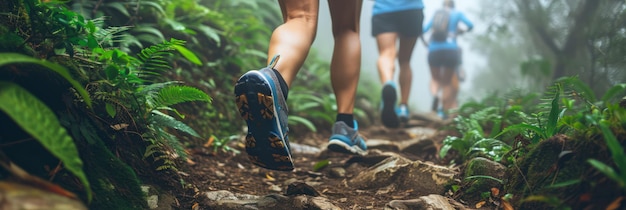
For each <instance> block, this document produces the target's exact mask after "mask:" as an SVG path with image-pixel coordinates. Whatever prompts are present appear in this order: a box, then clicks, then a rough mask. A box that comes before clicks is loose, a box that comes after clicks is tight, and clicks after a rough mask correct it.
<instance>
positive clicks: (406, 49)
mask: <svg viewBox="0 0 626 210" xmlns="http://www.w3.org/2000/svg"><path fill="white" fill-rule="evenodd" d="M423 9H424V3H423V2H422V0H376V2H375V3H374V9H373V12H372V36H374V37H376V43H377V44H378V54H379V57H378V73H379V76H380V81H381V83H382V84H383V89H382V94H381V95H382V108H381V121H382V123H383V125H384V126H387V127H390V128H396V127H398V126H399V125H400V122H402V123H406V122H408V120H409V110H408V105H407V104H408V101H409V96H410V94H411V83H412V78H413V73H412V70H411V65H410V64H411V55H412V54H413V48H414V47H415V42H416V41H417V38H418V37H419V36H420V35H421V34H422V22H423V20H424V13H423V11H422V10H423ZM398 44H399V47H396V45H398ZM396 59H397V60H398V64H399V65H400V73H399V79H398V80H399V84H400V105H399V106H397V97H398V96H397V95H398V94H397V86H396V82H394V73H395V62H396Z"/></svg>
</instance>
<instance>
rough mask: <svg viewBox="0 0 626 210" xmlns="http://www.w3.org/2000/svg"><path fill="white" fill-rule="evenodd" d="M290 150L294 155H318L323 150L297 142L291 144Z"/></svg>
mask: <svg viewBox="0 0 626 210" xmlns="http://www.w3.org/2000/svg"><path fill="white" fill-rule="evenodd" d="M289 148H290V149H291V153H292V154H318V153H320V152H321V150H320V149H319V148H317V147H313V146H309V145H305V144H298V143H295V142H290V143H289Z"/></svg>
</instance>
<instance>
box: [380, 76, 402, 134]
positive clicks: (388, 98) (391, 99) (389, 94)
mask: <svg viewBox="0 0 626 210" xmlns="http://www.w3.org/2000/svg"><path fill="white" fill-rule="evenodd" d="M397 97H398V96H397V94H396V85H395V84H394V83H393V82H387V83H385V85H384V86H383V93H382V98H383V105H382V111H381V113H380V117H381V121H382V123H383V125H384V126H386V127H389V128H397V127H398V126H400V122H399V120H398V115H397V114H396V100H397Z"/></svg>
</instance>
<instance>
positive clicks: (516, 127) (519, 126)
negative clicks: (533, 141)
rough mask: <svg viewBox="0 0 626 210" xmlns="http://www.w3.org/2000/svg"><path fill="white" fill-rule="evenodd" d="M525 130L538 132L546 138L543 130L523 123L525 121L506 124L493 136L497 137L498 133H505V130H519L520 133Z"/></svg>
mask: <svg viewBox="0 0 626 210" xmlns="http://www.w3.org/2000/svg"><path fill="white" fill-rule="evenodd" d="M527 130H530V131H533V132H535V133H536V134H538V135H539V136H541V137H542V138H546V136H545V133H544V131H543V130H542V129H541V128H539V127H537V126H534V125H529V124H525V123H520V124H515V125H511V126H508V127H506V128H504V130H502V132H500V133H499V134H498V135H496V136H495V137H494V138H497V137H499V136H500V135H502V134H505V133H507V132H511V131H516V132H520V133H521V132H523V131H527Z"/></svg>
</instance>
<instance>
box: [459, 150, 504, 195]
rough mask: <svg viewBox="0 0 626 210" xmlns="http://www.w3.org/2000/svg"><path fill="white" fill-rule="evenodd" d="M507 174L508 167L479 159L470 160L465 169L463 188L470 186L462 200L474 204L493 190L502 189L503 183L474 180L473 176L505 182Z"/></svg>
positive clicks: (482, 179) (464, 192)
mask: <svg viewBox="0 0 626 210" xmlns="http://www.w3.org/2000/svg"><path fill="white" fill-rule="evenodd" d="M505 173H506V167H505V166H504V165H502V164H500V163H497V162H495V161H492V160H489V159H486V158H482V157H478V158H474V159H472V160H470V161H469V162H468V164H467V167H466V168H465V173H464V177H463V180H462V181H461V186H468V188H467V189H464V190H463V194H462V196H461V198H462V199H463V200H465V201H468V202H471V203H474V202H477V201H479V200H480V199H481V196H480V194H481V193H483V192H490V190H491V188H498V189H499V188H500V187H501V185H502V183H500V182H498V181H496V180H493V179H489V178H473V179H467V178H468V177H473V176H489V177H493V178H496V179H499V180H503V179H504V178H505V177H504V175H505Z"/></svg>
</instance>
